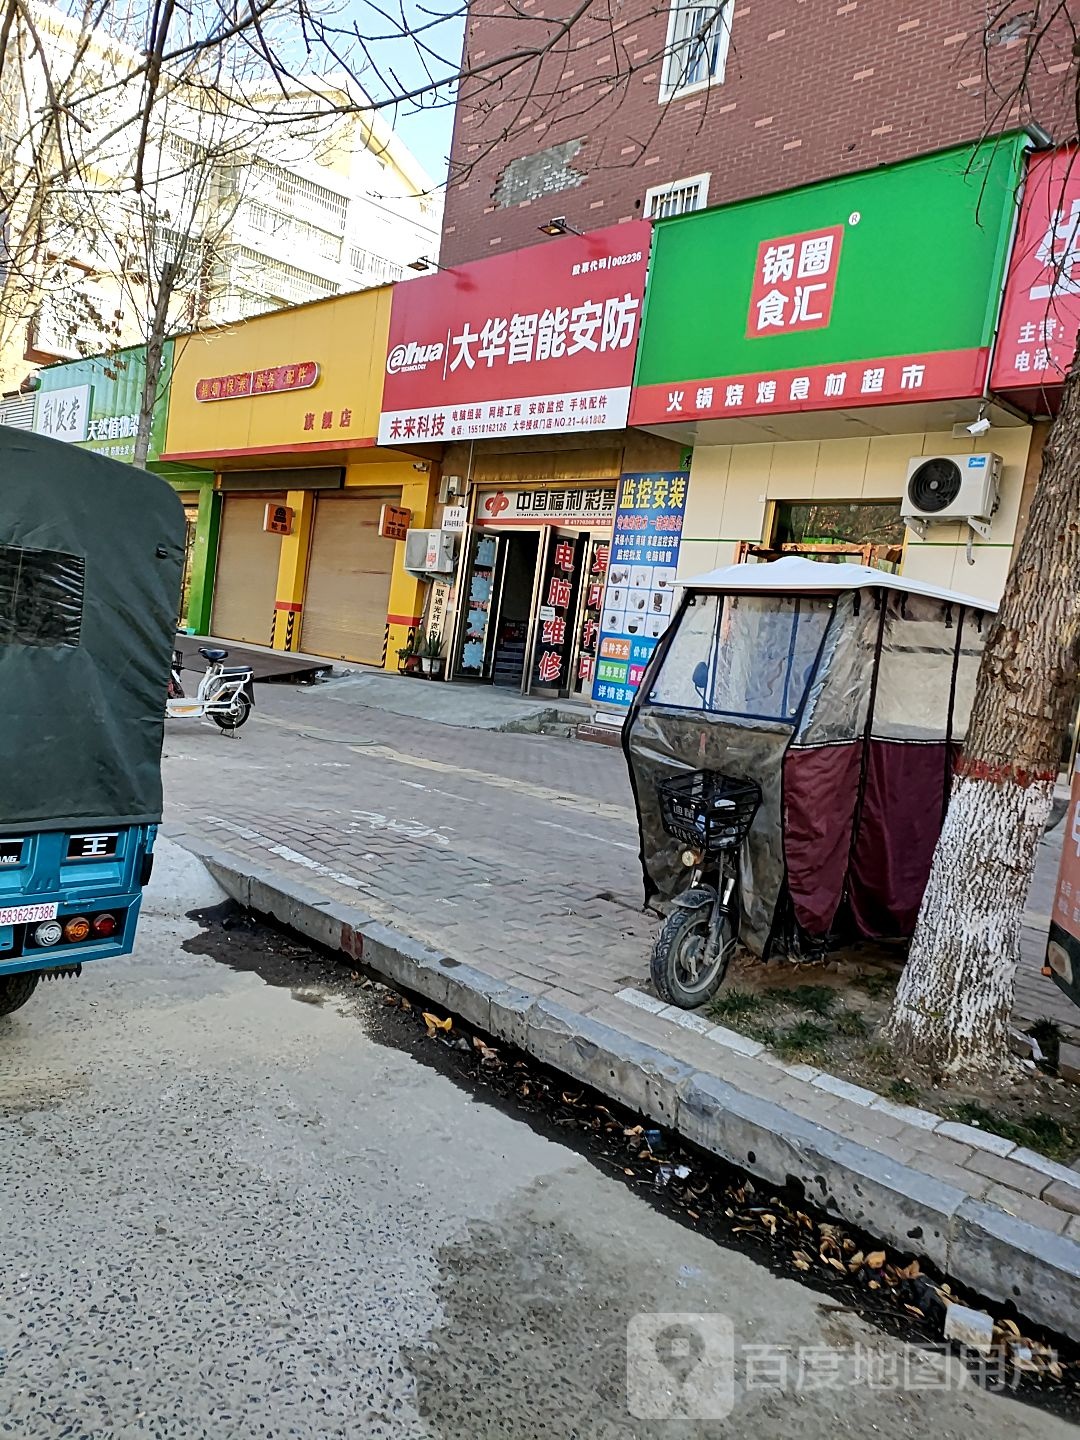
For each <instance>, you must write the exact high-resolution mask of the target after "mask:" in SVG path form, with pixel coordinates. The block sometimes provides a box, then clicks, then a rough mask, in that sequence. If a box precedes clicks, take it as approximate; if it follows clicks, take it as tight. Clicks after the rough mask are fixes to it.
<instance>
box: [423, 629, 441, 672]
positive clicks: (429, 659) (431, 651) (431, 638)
mask: <svg viewBox="0 0 1080 1440" xmlns="http://www.w3.org/2000/svg"><path fill="white" fill-rule="evenodd" d="M419 650H420V669H421V670H422V671H423V672H424V674H425V675H426V676H427V677H428V679H429V680H441V679H442V672H443V657H442V636H441V635H440V634H439V632H438V631H437V630H436V631H433V632H432V633H431V634H430V635H425V636H424V637H423V639H422V640H421V642H420V646H419Z"/></svg>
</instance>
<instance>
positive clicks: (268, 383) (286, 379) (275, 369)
mask: <svg viewBox="0 0 1080 1440" xmlns="http://www.w3.org/2000/svg"><path fill="white" fill-rule="evenodd" d="M318 378H319V367H318V365H317V364H316V363H315V361H314V360H305V361H303V362H302V363H301V364H299V365H272V366H270V367H269V368H268V369H264V370H241V371H238V372H237V373H236V374H234V375H212V376H209V377H208V378H207V379H205V380H197V381H196V382H195V399H196V400H203V401H207V400H246V399H247V398H248V396H250V395H277V394H280V393H281V392H282V391H283V390H310V388H311V386H312V385H314V384H315V382H316V380H318Z"/></svg>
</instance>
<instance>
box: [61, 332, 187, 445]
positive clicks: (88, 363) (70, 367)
mask: <svg viewBox="0 0 1080 1440" xmlns="http://www.w3.org/2000/svg"><path fill="white" fill-rule="evenodd" d="M172 367H173V342H172V341H171V340H166V341H165V345H164V349H163V351H162V357H161V376H162V380H161V384H160V386H159V390H158V398H157V403H156V405H155V407H154V414H153V420H152V423H151V427H150V445H149V449H148V451H147V460H148V461H149V462H150V463H151V464H154V465H156V463H157V462H158V460H159V458H160V455H161V450H162V445H163V443H164V438H165V421H166V416H167V413H168V401H169V381H170V379H171V377H172ZM145 375H146V351H145V349H144V347H143V346H141V345H138V346H135V347H134V348H133V349H131V350H118V351H116V352H115V353H114V354H112V355H95V356H92V357H91V358H89V359H86V360H71V361H68V362H66V363H65V364H62V365H49V366H47V367H46V368H45V369H44V370H41V371H40V372H39V375H38V378H39V380H40V384H41V388H40V389H39V390H38V392H37V396H36V397H35V399H36V410H37V414H38V416H39V417H42V418H43V417H44V414H45V409H46V406H47V405H48V403H49V400H50V398H51V397H55V396H59V395H64V394H67V393H68V392H74V391H79V392H82V391H84V390H88V391H89V401H88V404H87V409H86V414H85V428H84V433H83V434H82V435H81V436H80V437H79V438H78V439H75V440H74V443H76V444H80V445H82V447H83V448H84V449H86V450H93V451H95V452H96V453H97V454H99V455H108V456H110V457H111V458H112V459H114V460H131V459H132V458H133V457H134V454H135V437H136V436H137V435H138V433H139V409H140V407H141V404H142V391H143V379H144V377H145ZM39 433H41V434H44V433H47V432H45V431H39ZM58 438H64V439H73V438H74V437H73V436H72V435H71V434H66V435H64V436H61V437H58Z"/></svg>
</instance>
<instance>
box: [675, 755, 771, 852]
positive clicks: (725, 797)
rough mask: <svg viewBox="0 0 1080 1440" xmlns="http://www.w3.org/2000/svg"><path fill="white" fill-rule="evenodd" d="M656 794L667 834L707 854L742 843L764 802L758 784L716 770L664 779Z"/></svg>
mask: <svg viewBox="0 0 1080 1440" xmlns="http://www.w3.org/2000/svg"><path fill="white" fill-rule="evenodd" d="M656 793H657V795H658V796H659V799H660V814H661V817H662V819H663V822H664V829H665V830H666V831H667V833H668V834H669V835H673V836H674V837H675V839H676V840H681V841H682V842H683V843H684V844H686V845H690V846H692V847H693V848H694V849H695V850H704V852H705V854H706V855H718V854H719V853H720V852H721V851H723V850H733V849H735V847H736V846H738V845H741V844H742V842H743V841H744V840H745V839H746V836H747V834H748V832H749V830H750V826H751V825H752V824H753V823H754V816H755V815H756V814H757V812H758V806H759V805H760V804H761V787H760V786H759V785H755V784H754V783H753V782H752V781H748V780H736V779H735V778H734V777H733V776H731V775H721V774H720V773H719V771H717V770H693V771H691V772H690V774H689V775H678V776H676V777H675V779H673V780H661V781H659V782H658V784H657V786H656Z"/></svg>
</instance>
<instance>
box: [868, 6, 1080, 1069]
mask: <svg viewBox="0 0 1080 1440" xmlns="http://www.w3.org/2000/svg"><path fill="white" fill-rule="evenodd" d="M1055 34H1056V36H1057V38H1056V39H1055V38H1054V37H1055ZM1076 35H1077V30H1076V26H1075V23H1074V21H1073V19H1072V16H1071V12H1070V9H1069V0H1034V3H1032V4H1027V5H1020V4H1019V3H1018V0H995V3H994V4H993V5H992V6H991V7H990V8H988V11H987V17H986V33H985V39H986V44H985V47H984V52H985V60H984V77H985V79H986V81H987V86H986V90H987V95H988V97H992V99H993V108H992V109H989V108H988V114H987V121H988V124H987V130H986V134H991V133H993V131H994V129H995V128H1000V127H1001V126H1002V125H1003V124H1004V122H1005V121H1007V120H1011V121H1012V122H1013V123H1016V121H1017V120H1018V119H1019V118H1020V117H1021V116H1024V115H1027V116H1035V115H1037V114H1038V107H1037V105H1036V104H1035V102H1034V98H1033V97H1034V96H1035V94H1036V92H1037V89H1038V82H1039V79H1040V77H1042V76H1043V75H1044V72H1045V70H1046V67H1047V65H1048V63H1049V61H1050V59H1051V58H1052V59H1054V61H1055V62H1056V63H1055V65H1054V67H1053V68H1054V69H1055V70H1062V71H1063V76H1062V80H1061V90H1060V93H1059V95H1058V97H1057V98H1058V100H1059V101H1060V102H1061V106H1062V108H1061V109H1060V110H1059V124H1058V133H1056V134H1055V136H1054V139H1055V140H1056V141H1057V142H1058V143H1059V144H1064V143H1067V142H1070V141H1072V142H1073V143H1075V142H1076V140H1077V138H1078V132H1077V117H1078V116H1080V70H1078V67H1077V64H1076V59H1077V57H1080V40H1077V39H1076ZM1062 37H1067V38H1071V53H1072V56H1073V57H1074V58H1073V63H1072V65H1067V66H1063V65H1061V64H1060V57H1061V54H1063V53H1065V51H1064V50H1063V48H1062V45H1063V38H1062ZM1052 46H1057V49H1054V51H1053V55H1052V56H1051V48H1052ZM995 54H997V55H998V56H999V62H1000V63H1001V64H1003V65H1004V68H1003V69H1002V70H1001V71H1000V73H998V74H997V76H996V79H995V75H994V70H993V65H994V62H993V60H992V57H993V56H994V55H995ZM1002 57H1003V58H1002ZM1010 57H1011V58H1010ZM1066 117H1071V118H1066ZM1062 124H1064V125H1065V126H1066V127H1067V129H1068V131H1069V132H1070V133H1062V132H1061V126H1062ZM1063 288H1064V287H1063ZM1049 303H1050V302H1048V304H1049ZM1048 313H1049V311H1048ZM1078 657H1080V342H1078V349H1077V353H1076V354H1075V355H1074V356H1073V360H1072V364H1071V366H1070V369H1069V373H1068V374H1067V375H1066V376H1065V379H1064V384H1063V387H1062V393H1061V402H1060V407H1059V410H1058V414H1057V418H1056V419H1055V421H1054V423H1053V425H1052V427H1051V429H1050V432H1049V435H1048V437H1047V441H1046V445H1045V448H1044V451H1043V457H1042V470H1041V473H1040V475H1039V480H1038V484H1037V486H1036V488H1035V493H1034V495H1033V497H1032V501H1031V505H1030V508H1029V511H1028V519H1027V524H1026V526H1025V529H1024V532H1023V536H1022V538H1021V541H1020V545H1019V547H1018V549H1017V552H1016V555H1015V557H1014V560H1013V565H1012V569H1011V570H1010V572H1009V575H1008V578H1007V579H1006V582H1005V589H1004V593H1003V595H1002V597H1001V604H1000V607H999V610H998V614H997V617H996V619H995V621H994V624H993V627H992V629H991V632H990V635H989V637H988V640H987V644H986V648H985V650H984V652H983V658H982V663H981V666H980V669H979V679H978V684H977V686H976V692H975V699H974V703H973V706H972V711H971V718H970V721H969V723H968V730H967V739H966V741H965V744H964V750H963V754H962V755H961V757H960V760H959V763H958V764H957V767H956V772H955V776H954V779H953V789H952V796H951V799H950V802H949V809H948V812H947V814H946V817H945V824H944V826H943V827H942V831H941V836H940V838H939V840H938V844H937V848H936V850H935V851H934V860H933V865H932V868H931V872H930V879H929V882H928V884H927V888H926V893H925V895H924V896H923V902H922V908H921V910H920V913H919V921H918V925H917V926H916V930H915V935H914V937H913V939H912V942H911V949H910V952H909V955H908V961H907V965H906V967H905V969H904V973H903V975H902V976H901V979H900V984H899V986H898V988H897V992H896V997H895V1000H894V1002H893V1006H892V1010H891V1012H890V1014H889V1016H888V1019H887V1020H886V1022H885V1026H884V1029H883V1038H884V1039H885V1040H886V1041H887V1042H888V1043H889V1044H890V1045H891V1046H892V1048H893V1049H894V1051H896V1053H897V1054H898V1055H900V1056H903V1057H906V1058H908V1059H910V1060H911V1061H913V1062H915V1063H916V1064H919V1065H921V1066H923V1067H925V1068H926V1069H928V1070H929V1071H931V1072H932V1073H934V1074H936V1075H938V1076H940V1077H941V1078H942V1079H943V1080H945V1081H961V1080H963V1079H965V1078H969V1077H973V1076H978V1075H986V1074H993V1073H995V1072H1000V1071H1001V1070H1003V1069H1004V1068H1005V1067H1006V1065H1007V1064H1008V1058H1009V1023H1010V1016H1011V1014H1012V1008H1013V997H1014V991H1015V984H1016V971H1017V967H1018V965H1019V961H1020V930H1021V925H1022V923H1023V915H1024V906H1025V903H1026V901H1027V895H1028V890H1029V889H1030V886H1031V877H1032V874H1033V873H1034V869H1035V861H1036V857H1037V854H1038V848H1039V841H1040V840H1041V839H1042V835H1043V831H1044V828H1045V825H1046V822H1047V819H1048V818H1049V815H1050V809H1051V805H1052V802H1053V796H1054V784H1055V781H1056V779H1057V774H1058V762H1059V757H1060V750H1061V737H1062V735H1063V733H1064V731H1065V727H1066V725H1067V723H1068V719H1069V713H1070V707H1071V704H1072V701H1073V698H1074V696H1075V692H1076V686H1077V680H1078V675H1077V660H1078Z"/></svg>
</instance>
